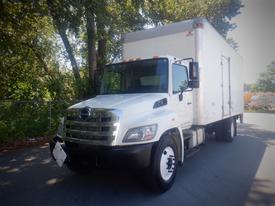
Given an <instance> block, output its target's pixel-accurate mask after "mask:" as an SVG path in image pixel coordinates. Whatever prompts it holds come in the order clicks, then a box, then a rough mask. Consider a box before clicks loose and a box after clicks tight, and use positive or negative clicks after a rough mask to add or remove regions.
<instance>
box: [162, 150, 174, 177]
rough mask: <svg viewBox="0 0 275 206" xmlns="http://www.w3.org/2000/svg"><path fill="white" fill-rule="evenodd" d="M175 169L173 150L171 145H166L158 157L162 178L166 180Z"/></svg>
mask: <svg viewBox="0 0 275 206" xmlns="http://www.w3.org/2000/svg"><path fill="white" fill-rule="evenodd" d="M174 171H175V152H174V150H173V148H172V147H170V146H168V147H166V148H165V149H164V150H163V152H162V154H161V158H160V175H161V177H162V179H163V180H165V181H168V180H169V179H170V178H171V177H172V175H173V174H174Z"/></svg>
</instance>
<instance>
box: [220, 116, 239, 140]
mask: <svg viewBox="0 0 275 206" xmlns="http://www.w3.org/2000/svg"><path fill="white" fill-rule="evenodd" d="M236 135H237V122H236V119H235V118H229V119H225V120H222V121H220V122H218V123H216V126H215V136H216V140H218V141H219V140H223V141H226V142H232V141H233V140H234V137H235V136H236Z"/></svg>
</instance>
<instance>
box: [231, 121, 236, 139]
mask: <svg viewBox="0 0 275 206" xmlns="http://www.w3.org/2000/svg"><path fill="white" fill-rule="evenodd" d="M230 134H231V137H232V138H233V137H234V134H235V128H234V122H233V121H232V122H231V126H230Z"/></svg>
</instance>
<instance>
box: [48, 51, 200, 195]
mask: <svg viewBox="0 0 275 206" xmlns="http://www.w3.org/2000/svg"><path fill="white" fill-rule="evenodd" d="M193 65H194V64H193V63H192V61H191V62H190V67H193ZM194 70H195V68H193V69H191V68H190V69H189V64H188V61H184V60H180V59H178V58H176V57H171V56H163V57H154V58H148V59H137V60H131V61H127V62H120V63H115V64H109V65H106V67H105V70H104V72H103V77H102V80H101V85H100V93H99V95H97V96H96V97H94V98H92V99H88V100H86V101H83V102H80V103H77V104H75V105H72V106H71V107H69V108H68V109H67V115H66V116H65V117H64V120H63V121H62V124H61V125H60V127H61V129H60V130H59V132H58V134H57V136H58V137H59V138H60V139H59V141H60V142H62V147H63V149H64V151H65V153H66V154H67V158H66V161H65V163H66V164H67V166H68V167H69V168H70V169H72V170H74V171H80V170H83V169H85V167H86V166H85V162H86V164H89V165H93V166H94V167H100V166H101V165H104V164H105V163H107V164H108V163H115V164H117V165H120V164H122V165H131V166H134V167H138V168H151V170H153V171H151V172H153V173H155V172H158V173H159V175H160V178H159V180H158V183H157V184H158V188H164V190H166V189H168V188H169V187H170V185H171V184H172V182H173V179H174V176H175V172H176V169H177V166H178V164H180V163H182V162H183V160H184V137H183V131H185V130H188V129H190V128H191V125H192V120H193V96H192V88H190V85H192V83H191V82H192V80H191V79H190V76H189V73H190V72H192V71H194ZM193 73H194V72H193ZM202 142H203V139H201V142H200V143H202ZM196 143H197V144H198V142H196ZM54 144H55V142H53V143H52V148H53V147H54ZM197 144H196V145H197ZM196 145H194V144H193V141H192V147H194V146H196ZM186 148H190V146H188V147H187V146H185V149H186ZM152 167H153V168H154V169H152ZM152 178H153V177H152ZM159 184H162V185H164V186H163V187H161V186H160V185H159Z"/></svg>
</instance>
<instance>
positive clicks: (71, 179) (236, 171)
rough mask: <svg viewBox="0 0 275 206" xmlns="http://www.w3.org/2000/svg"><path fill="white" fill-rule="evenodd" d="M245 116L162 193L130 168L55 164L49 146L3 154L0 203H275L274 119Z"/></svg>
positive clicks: (211, 205)
mask: <svg viewBox="0 0 275 206" xmlns="http://www.w3.org/2000/svg"><path fill="white" fill-rule="evenodd" d="M247 117H249V118H250V119H249V118H247V119H249V121H248V123H249V124H242V125H240V124H239V125H238V132H239V133H238V136H237V137H236V138H235V140H234V142H232V143H224V142H216V141H215V140H214V138H213V137H211V136H209V137H208V142H207V144H206V145H205V146H202V147H200V151H199V152H197V153H196V154H195V155H193V156H192V157H190V158H188V159H186V160H185V163H184V165H183V166H182V167H181V168H180V169H179V171H178V174H177V177H176V181H175V184H174V186H173V187H172V188H171V190H169V191H168V192H166V193H164V194H160V195H159V194H154V193H152V192H150V190H147V189H146V188H144V186H143V184H142V182H141V181H140V178H139V177H138V176H137V175H136V174H133V173H132V172H130V171H119V170H105V171H94V172H92V173H90V174H87V175H77V174H75V173H73V172H71V171H70V170H68V169H67V168H66V167H62V168H59V167H58V166H57V165H56V163H55V162H54V161H53V160H51V158H50V154H49V149H48V146H47V145H44V146H41V147H37V148H29V149H23V150H18V151H13V152H9V153H6V154H2V155H1V156H0V204H1V205H3V206H4V205H7V206H12V205H28V206H31V205H35V206H37V205H39V206H43V205H49V206H55V205H58V206H60V205H66V206H71V205H93V206H96V205H112V206H115V205H130V206H132V205H144V206H146V205H155V206H162V205H163V206H164V205H165V206H167V205H170V206H172V205H173V206H174V205H181V206H183V205H188V206H190V205H209V206H215V205H217V206H221V205H230V206H238V205H245V206H249V205H266V206H271V205H275V122H273V124H274V128H273V127H272V123H271V127H268V128H266V127H264V125H266V124H267V123H268V124H270V121H272V120H270V119H268V118H270V117H266V118H264V119H263V121H260V123H257V125H254V124H252V123H253V115H252V117H251V115H250V116H249V115H248V116H247ZM254 118H255V116H254ZM256 118H257V116H256ZM271 118H274V117H273V116H272V117H271ZM245 119H246V116H245ZM265 121H266V123H265Z"/></svg>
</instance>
